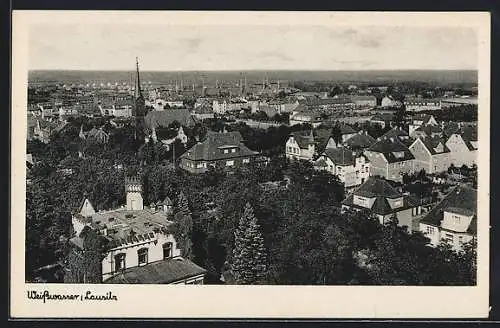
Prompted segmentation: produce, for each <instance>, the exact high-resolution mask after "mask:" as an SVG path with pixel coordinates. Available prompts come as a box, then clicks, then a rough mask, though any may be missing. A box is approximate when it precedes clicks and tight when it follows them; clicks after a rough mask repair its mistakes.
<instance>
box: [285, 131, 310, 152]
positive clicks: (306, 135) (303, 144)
mask: <svg viewBox="0 0 500 328" xmlns="http://www.w3.org/2000/svg"><path fill="white" fill-rule="evenodd" d="M290 136H293V138H294V139H295V141H296V142H297V144H298V145H299V147H300V148H302V149H307V148H308V147H309V145H312V144H314V142H315V140H314V135H313V134H312V132H311V131H309V132H294V133H291V134H290Z"/></svg>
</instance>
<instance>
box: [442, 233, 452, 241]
mask: <svg viewBox="0 0 500 328" xmlns="http://www.w3.org/2000/svg"><path fill="white" fill-rule="evenodd" d="M444 240H445V241H446V242H448V243H452V242H453V235H452V234H451V233H445V234H444Z"/></svg>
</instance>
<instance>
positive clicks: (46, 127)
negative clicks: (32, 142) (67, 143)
mask: <svg viewBox="0 0 500 328" xmlns="http://www.w3.org/2000/svg"><path fill="white" fill-rule="evenodd" d="M66 124H67V123H66V122H53V121H47V120H43V119H36V121H35V127H34V129H33V137H34V138H35V139H38V140H40V141H41V142H43V143H49V142H50V138H51V137H52V136H53V135H54V134H56V133H57V132H59V131H61V130H62V129H63V128H64V127H65V126H66Z"/></svg>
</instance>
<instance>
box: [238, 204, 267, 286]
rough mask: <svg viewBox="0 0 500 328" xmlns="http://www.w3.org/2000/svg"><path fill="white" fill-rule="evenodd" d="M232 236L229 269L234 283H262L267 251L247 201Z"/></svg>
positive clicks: (265, 272) (265, 269) (264, 275)
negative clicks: (231, 254) (232, 243)
mask: <svg viewBox="0 0 500 328" xmlns="http://www.w3.org/2000/svg"><path fill="white" fill-rule="evenodd" d="M234 237H235V240H234V249H233V258H232V263H231V270H232V273H233V275H234V279H235V281H236V283H237V284H241V285H249V284H262V283H264V282H265V278H266V276H267V270H268V267H267V263H266V262H267V252H266V249H265V247H264V239H263V238H262V233H261V231H260V226H259V224H258V223H257V218H256V217H255V215H254V213H253V208H252V206H251V205H250V204H249V203H247V204H246V205H245V210H244V212H243V215H242V216H241V219H240V222H239V225H238V228H237V229H236V231H235V233H234Z"/></svg>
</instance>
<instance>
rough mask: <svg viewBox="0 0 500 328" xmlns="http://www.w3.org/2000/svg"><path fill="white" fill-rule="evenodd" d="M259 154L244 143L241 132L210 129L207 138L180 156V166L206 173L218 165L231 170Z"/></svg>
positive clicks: (190, 170)
mask: <svg viewBox="0 0 500 328" xmlns="http://www.w3.org/2000/svg"><path fill="white" fill-rule="evenodd" d="M257 155H258V153H257V152H255V151H252V150H250V149H249V148H248V147H247V146H246V145H245V144H244V143H243V138H242V137H241V134H240V133H239V132H224V133H218V132H213V131H209V132H208V133H207V136H206V138H205V140H203V141H201V142H198V143H196V144H195V145H194V146H193V147H191V148H190V149H189V150H187V151H186V152H185V153H184V154H182V155H181V156H180V167H181V168H183V169H184V170H186V171H189V172H191V173H204V172H206V171H208V170H209V168H210V166H212V167H215V166H216V165H222V167H224V168H225V169H228V170H231V169H234V168H237V167H240V166H243V165H246V164H248V163H250V161H252V160H253V159H254V158H255V157H256V156H257Z"/></svg>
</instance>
